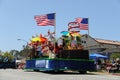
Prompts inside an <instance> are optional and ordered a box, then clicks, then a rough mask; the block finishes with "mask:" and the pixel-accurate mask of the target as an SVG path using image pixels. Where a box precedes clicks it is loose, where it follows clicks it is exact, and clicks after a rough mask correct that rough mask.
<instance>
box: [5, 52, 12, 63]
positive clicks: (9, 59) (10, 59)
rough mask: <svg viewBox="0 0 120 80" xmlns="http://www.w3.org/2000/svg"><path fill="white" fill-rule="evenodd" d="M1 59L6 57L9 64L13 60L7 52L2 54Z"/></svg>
mask: <svg viewBox="0 0 120 80" xmlns="http://www.w3.org/2000/svg"><path fill="white" fill-rule="evenodd" d="M3 57H4V58H6V57H7V58H8V61H9V62H11V61H12V60H13V59H14V56H13V55H12V54H11V53H9V52H5V53H4V54H3Z"/></svg>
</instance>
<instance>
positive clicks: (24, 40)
mask: <svg viewBox="0 0 120 80" xmlns="http://www.w3.org/2000/svg"><path fill="white" fill-rule="evenodd" d="M18 40H19V41H24V42H26V43H27V45H28V42H27V41H26V40H24V39H18Z"/></svg>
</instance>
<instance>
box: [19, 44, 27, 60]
mask: <svg viewBox="0 0 120 80" xmlns="http://www.w3.org/2000/svg"><path fill="white" fill-rule="evenodd" d="M20 56H22V57H23V58H26V57H28V56H29V46H23V50H21V51H20Z"/></svg>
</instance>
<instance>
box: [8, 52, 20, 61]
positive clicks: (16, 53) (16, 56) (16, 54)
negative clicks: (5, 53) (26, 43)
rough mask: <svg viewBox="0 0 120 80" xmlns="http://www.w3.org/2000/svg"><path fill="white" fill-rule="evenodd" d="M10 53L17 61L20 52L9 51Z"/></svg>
mask: <svg viewBox="0 0 120 80" xmlns="http://www.w3.org/2000/svg"><path fill="white" fill-rule="evenodd" d="M10 53H11V54H12V55H13V56H14V58H15V59H19V57H20V52H19V51H18V50H11V51H10Z"/></svg>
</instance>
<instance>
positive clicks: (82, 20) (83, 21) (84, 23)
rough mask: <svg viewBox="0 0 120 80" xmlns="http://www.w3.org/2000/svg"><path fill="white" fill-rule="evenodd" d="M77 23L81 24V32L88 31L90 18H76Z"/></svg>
mask: <svg viewBox="0 0 120 80" xmlns="http://www.w3.org/2000/svg"><path fill="white" fill-rule="evenodd" d="M75 22H78V23H79V27H80V30H88V18H76V20H75Z"/></svg>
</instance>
